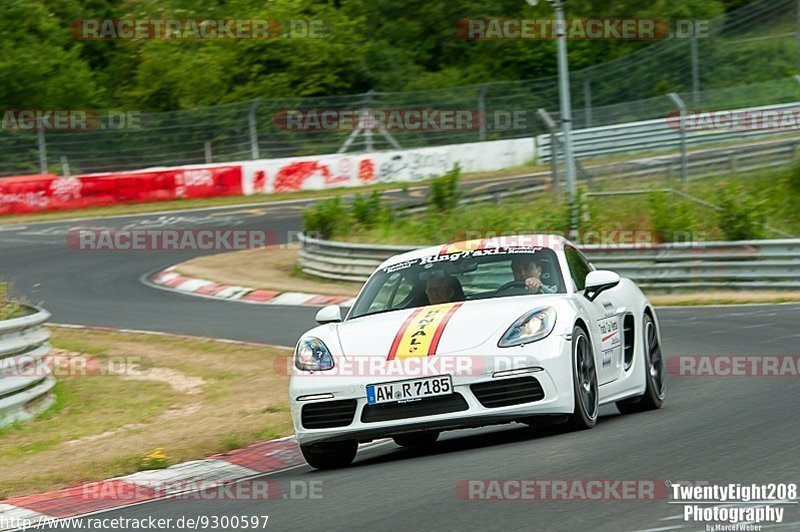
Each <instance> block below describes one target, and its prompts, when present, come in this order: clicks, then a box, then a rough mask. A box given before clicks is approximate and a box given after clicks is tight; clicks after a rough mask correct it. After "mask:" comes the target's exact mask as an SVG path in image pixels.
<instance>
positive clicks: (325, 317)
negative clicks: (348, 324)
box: [314, 305, 342, 325]
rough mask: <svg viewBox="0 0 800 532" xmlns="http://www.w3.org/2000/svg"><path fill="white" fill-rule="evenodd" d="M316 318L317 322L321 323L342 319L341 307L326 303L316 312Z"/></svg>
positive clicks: (335, 321)
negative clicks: (325, 305) (326, 304)
mask: <svg viewBox="0 0 800 532" xmlns="http://www.w3.org/2000/svg"><path fill="white" fill-rule="evenodd" d="M314 319H315V320H317V323H319V324H320V325H322V324H323V323H337V322H340V321H342V309H341V307H340V306H339V305H328V306H327V307H322V308H321V309H319V312H317V315H316V317H315V318H314Z"/></svg>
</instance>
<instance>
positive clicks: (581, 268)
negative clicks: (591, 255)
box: [564, 246, 592, 290]
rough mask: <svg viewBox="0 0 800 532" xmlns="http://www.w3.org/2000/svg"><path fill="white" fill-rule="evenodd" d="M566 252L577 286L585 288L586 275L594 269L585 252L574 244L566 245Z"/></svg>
mask: <svg viewBox="0 0 800 532" xmlns="http://www.w3.org/2000/svg"><path fill="white" fill-rule="evenodd" d="M564 254H565V255H566V257H567V265H568V266H569V273H570V275H571V276H572V280H573V281H574V282H575V287H576V288H577V289H578V290H583V289H584V287H585V283H586V275H587V274H588V273H589V272H590V271H592V266H591V265H590V264H589V261H588V260H586V257H584V256H583V254H582V253H581V252H580V251H578V250H577V249H575V248H574V247H572V246H565V247H564Z"/></svg>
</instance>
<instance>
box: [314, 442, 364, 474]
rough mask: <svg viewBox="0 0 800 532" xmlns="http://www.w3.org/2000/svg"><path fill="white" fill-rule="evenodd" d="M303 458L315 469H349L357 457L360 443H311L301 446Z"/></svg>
mask: <svg viewBox="0 0 800 532" xmlns="http://www.w3.org/2000/svg"><path fill="white" fill-rule="evenodd" d="M300 451H302V453H303V458H305V459H306V462H308V465H310V466H311V467H313V468H314V469H335V468H338V467H347V466H349V465H350V464H351V463H353V460H354V459H355V457H356V452H358V442H357V441H355V440H347V441H336V442H323V443H309V444H306V445H301V446H300Z"/></svg>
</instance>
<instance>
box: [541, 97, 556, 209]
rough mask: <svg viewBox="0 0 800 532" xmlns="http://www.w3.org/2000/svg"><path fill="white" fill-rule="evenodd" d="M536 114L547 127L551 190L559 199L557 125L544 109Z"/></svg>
mask: <svg viewBox="0 0 800 532" xmlns="http://www.w3.org/2000/svg"><path fill="white" fill-rule="evenodd" d="M536 114H537V115H539V118H540V119H541V120H542V122H544V125H545V127H547V131H548V133H549V134H550V171H551V172H552V174H553V190H555V191H556V194H557V195H558V196H559V197H560V196H561V191H560V189H559V179H558V138H557V137H556V133H557V131H558V125H557V124H556V123H555V122H554V121H553V119H552V118H551V117H550V115H549V114H548V112H547V111H546V110H545V109H544V108H539V109H538V110H537V111H536Z"/></svg>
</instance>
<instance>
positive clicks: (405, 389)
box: [367, 375, 453, 405]
mask: <svg viewBox="0 0 800 532" xmlns="http://www.w3.org/2000/svg"><path fill="white" fill-rule="evenodd" d="M451 393H453V380H452V378H451V377H450V375H441V376H439V377H426V378H424V379H411V380H407V381H397V382H385V383H382V384H370V385H368V386H367V403H369V404H371V405H376V404H380V403H395V402H397V401H413V400H415V399H422V398H424V397H435V396H437V395H449V394H451Z"/></svg>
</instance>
